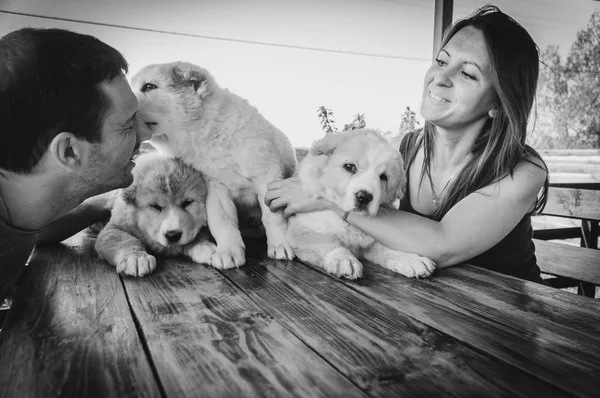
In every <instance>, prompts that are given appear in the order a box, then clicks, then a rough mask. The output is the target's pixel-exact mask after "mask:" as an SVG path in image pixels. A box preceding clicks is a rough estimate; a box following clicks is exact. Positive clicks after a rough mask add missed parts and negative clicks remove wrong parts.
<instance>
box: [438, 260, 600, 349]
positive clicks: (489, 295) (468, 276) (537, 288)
mask: <svg viewBox="0 0 600 398" xmlns="http://www.w3.org/2000/svg"><path fill="white" fill-rule="evenodd" d="M490 273H492V272H491V271H487V270H485V269H483V268H480V267H476V266H473V265H464V266H458V267H455V268H453V269H452V270H451V272H446V273H445V274H444V277H443V278H439V279H438V281H439V283H442V284H444V285H448V286H451V287H454V288H456V289H459V290H461V291H463V292H467V293H468V294H472V295H478V296H480V297H481V296H483V297H484V300H485V302H486V303H489V305H492V303H494V305H496V306H497V307H498V308H503V307H504V308H505V310H506V311H509V312H513V309H514V308H518V309H519V311H521V312H519V313H518V316H521V317H524V318H529V317H531V316H532V315H534V316H535V317H539V318H542V319H544V320H548V321H551V322H554V323H555V324H558V325H561V326H566V327H569V328H571V329H573V330H576V331H578V332H583V333H585V334H586V335H588V336H590V337H592V338H595V339H597V340H598V341H599V343H600V317H599V313H598V310H599V307H600V306H599V305H598V303H594V302H593V301H591V303H590V300H583V303H582V300H581V297H577V295H575V294H572V293H566V292H562V291H560V290H556V289H548V287H547V286H545V285H542V284H532V283H529V282H527V281H524V280H522V279H518V278H504V277H502V276H501V277H500V278H494V277H493V276H492V277H491V276H490ZM493 274H496V273H492V275H493ZM498 287H501V288H500V289H499V288H498ZM524 294H527V295H529V296H534V297H535V300H530V302H529V303H524V302H523V298H524ZM570 299H572V300H570ZM586 304H587V305H586Z"/></svg>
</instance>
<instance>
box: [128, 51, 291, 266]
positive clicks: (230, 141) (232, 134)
mask: <svg viewBox="0 0 600 398" xmlns="http://www.w3.org/2000/svg"><path fill="white" fill-rule="evenodd" d="M131 85H132V87H133V90H134V92H135V93H136V95H137V97H138V101H139V105H140V111H139V115H140V116H141V118H142V120H143V121H144V122H145V123H146V124H147V125H148V127H150V129H151V130H152V132H153V139H152V140H151V141H150V142H152V143H153V144H154V145H155V146H156V147H157V149H159V150H161V151H163V152H167V153H174V154H176V155H177V156H180V157H182V158H183V160H184V161H185V162H186V163H188V164H190V165H192V166H193V167H194V168H196V169H198V170H200V171H201V172H202V173H203V174H204V176H205V178H206V180H207V184H208V197H207V199H206V207H207V212H208V226H209V229H210V232H211V233H212V235H213V237H214V238H215V240H216V242H217V249H216V252H215V253H214V255H213V256H212V259H211V264H212V265H213V266H214V267H215V268H220V269H225V268H231V267H234V266H238V267H239V266H240V265H243V264H244V263H245V255H244V242H243V241H242V237H241V234H240V231H239V225H238V213H237V211H238V210H240V213H242V212H243V213H244V215H247V216H249V217H252V215H255V217H257V218H258V219H261V220H262V223H263V225H264V228H265V232H266V235H267V246H268V255H269V257H271V258H277V259H292V258H294V252H293V250H292V248H291V246H290V245H289V244H288V243H287V242H286V241H285V235H286V231H287V220H286V219H285V218H284V217H283V214H282V213H281V212H275V213H274V212H271V211H270V210H269V208H268V207H266V205H265V204H264V201H263V200H262V198H263V197H264V195H265V193H266V192H267V184H268V183H269V182H271V181H273V180H275V179H281V178H286V177H290V176H292V175H293V174H294V171H295V169H296V155H295V151H294V148H293V146H292V144H291V142H290V141H289V139H288V138H287V137H286V136H285V135H284V134H283V133H282V132H281V131H279V130H278V129H277V128H276V127H275V126H273V125H272V124H271V123H269V122H268V121H267V120H266V119H265V118H264V117H262V116H261V115H260V114H259V113H258V111H257V110H256V109H255V108H254V107H252V106H251V105H250V104H249V103H248V102H247V101H246V100H244V99H242V98H240V97H238V96H237V95H235V94H234V93H232V92H230V91H228V90H226V89H223V88H221V87H219V86H218V85H217V83H216V82H215V80H214V78H213V77H212V76H211V75H210V74H209V73H208V71H206V70H205V69H203V68H201V67H199V66H196V65H193V64H190V63H184V62H176V63H169V64H159V65H149V66H146V67H145V68H143V69H142V70H141V71H140V72H138V73H137V74H136V75H135V76H134V77H133V78H132V80H131ZM165 137H166V139H165Z"/></svg>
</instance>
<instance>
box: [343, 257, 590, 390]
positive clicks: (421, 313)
mask: <svg viewBox="0 0 600 398" xmlns="http://www.w3.org/2000/svg"><path fill="white" fill-rule="evenodd" d="M456 270H457V267H451V268H447V269H442V270H437V271H436V273H435V274H434V275H433V276H432V277H431V278H429V279H427V280H421V281H418V280H409V279H406V278H403V277H401V276H396V277H394V278H391V277H390V274H391V272H390V271H388V270H385V269H383V268H382V267H379V266H376V265H373V264H368V265H367V266H366V269H365V277H364V278H363V279H361V280H360V281H359V282H358V283H350V282H345V283H347V284H348V285H351V286H352V287H353V288H355V289H356V290H358V291H360V292H362V293H363V294H365V295H368V296H370V297H373V298H376V299H377V300H380V301H381V302H383V303H387V304H389V305H395V306H396V307H397V308H398V309H399V311H401V312H402V313H404V314H406V315H409V316H411V317H414V318H415V319H418V320H420V321H422V322H423V323H425V324H427V325H430V326H432V327H434V328H435V329H437V330H439V331H440V332H442V333H444V334H446V335H449V336H452V337H454V338H456V339H458V340H460V341H463V342H464V343H465V344H468V345H469V346H472V347H475V348H476V349H478V350H480V351H482V352H485V353H488V354H489V355H491V356H493V357H496V358H498V359H501V360H502V361H504V362H506V363H507V364H511V365H513V366H515V367H518V368H519V369H522V371H523V372H525V373H527V374H530V375H531V376H533V377H537V378H539V379H541V380H543V381H545V382H547V383H549V384H553V385H555V386H556V387H557V388H560V389H561V390H562V391H564V392H569V393H572V394H575V395H577V396H583V397H593V396H597V391H598V390H597V382H596V375H598V374H600V344H599V343H600V340H599V339H598V337H597V336H595V335H592V334H588V333H586V332H585V331H582V330H576V329H575V328H573V327H572V325H573V323H574V322H575V321H573V320H572V319H571V321H568V322H567V323H566V324H565V325H563V324H561V323H560V319H558V318H556V317H555V318H553V319H547V318H546V317H545V316H544V315H543V314H540V312H539V311H538V312H537V313H536V312H534V311H529V308H531V307H537V306H542V305H543V303H538V302H537V295H536V294H534V293H533V292H529V291H528V289H529V288H530V287H531V286H532V285H535V284H534V283H533V282H526V281H522V284H523V290H522V292H521V294H520V298H518V299H515V298H514V297H513V298H512V302H511V300H510V299H506V298H508V297H505V295H504V292H503V290H502V289H493V288H490V285H489V284H493V283H494V281H495V280H501V279H503V278H510V277H507V276H504V275H501V274H498V273H492V272H490V273H489V274H490V276H489V280H488V281H489V284H488V285H487V286H486V285H485V284H467V283H465V284H463V285H462V286H456V285H454V284H453V283H452V282H449V281H448V282H446V277H447V276H452V275H453V274H454V273H456V272H457V271H456ZM463 271H465V272H466V271H467V269H465V270H463ZM459 275H460V274H458V276H457V277H456V278H458V279H460V276H459ZM455 281H456V279H455ZM465 286H468V288H465ZM536 287H538V286H537V285H536ZM539 287H541V288H544V289H548V291H551V290H552V288H550V287H545V286H542V285H539ZM490 291H493V292H492V293H490ZM511 294H514V291H513V292H512V293H510V294H509V296H510V295H511ZM562 294H569V293H566V292H562ZM580 299H581V300H587V301H590V299H588V298H584V297H581V298H580ZM594 305H596V306H597V308H598V309H599V310H600V303H595V304H594ZM575 316H577V315H575ZM587 320H588V322H592V323H594V324H595V325H597V322H598V321H599V320H600V313H599V312H598V311H597V312H596V315H592V316H591V317H588V318H587ZM595 327H597V326H595ZM540 396H543V394H541V395H540Z"/></svg>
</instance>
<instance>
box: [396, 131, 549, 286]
mask: <svg viewBox="0 0 600 398" xmlns="http://www.w3.org/2000/svg"><path fill="white" fill-rule="evenodd" d="M418 136H419V132H418V131H417V132H412V133H409V134H407V135H406V136H405V137H404V138H403V139H402V142H401V144H400V153H401V154H402V157H403V158H404V160H405V161H406V163H405V164H404V168H405V173H406V179H407V182H408V179H409V178H410V177H409V171H410V166H411V165H409V164H407V163H408V161H409V159H410V158H409V157H410V154H411V152H412V151H413V150H416V149H417V148H414V146H415V145H416V143H417V138H418ZM401 209H402V210H404V211H407V212H410V213H413V214H417V215H420V216H422V217H427V218H431V217H429V216H427V215H424V214H421V213H419V212H417V211H416V210H415V209H413V207H412V205H411V204H410V190H409V185H408V183H407V186H406V197H405V198H404V199H403V200H402V204H401ZM532 237H533V228H532V227H531V217H530V215H529V214H526V215H525V216H524V217H523V218H522V219H521V221H520V222H519V223H518V224H517V226H516V227H515V228H514V229H513V230H512V231H510V233H509V234H508V235H507V236H506V237H505V238H504V239H502V240H501V241H500V242H499V243H498V244H496V246H494V247H492V248H491V249H489V250H488V251H486V252H484V253H481V254H480V255H478V256H476V257H473V258H472V259H470V260H466V261H465V263H469V264H473V265H476V266H479V267H482V268H486V269H489V270H492V271H497V272H501V273H503V274H507V275H512V276H516V277H517V278H521V279H527V280H530V281H533V282H538V283H542V277H541V275H540V268H539V267H538V265H537V259H536V258H535V246H534V244H533V240H532Z"/></svg>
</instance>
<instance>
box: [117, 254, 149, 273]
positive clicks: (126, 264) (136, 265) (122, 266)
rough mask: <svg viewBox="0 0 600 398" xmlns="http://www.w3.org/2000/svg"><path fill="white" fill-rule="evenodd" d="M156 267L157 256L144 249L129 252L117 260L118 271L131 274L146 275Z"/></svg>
mask: <svg viewBox="0 0 600 398" xmlns="http://www.w3.org/2000/svg"><path fill="white" fill-rule="evenodd" d="M155 268H156V258H155V257H154V256H153V255H151V254H148V253H146V252H144V251H134V252H129V253H126V254H124V255H123V256H121V258H120V259H119V260H118V261H117V272H118V273H120V274H125V275H130V276H144V275H148V274H150V273H151V272H152V271H154V269H155Z"/></svg>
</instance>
